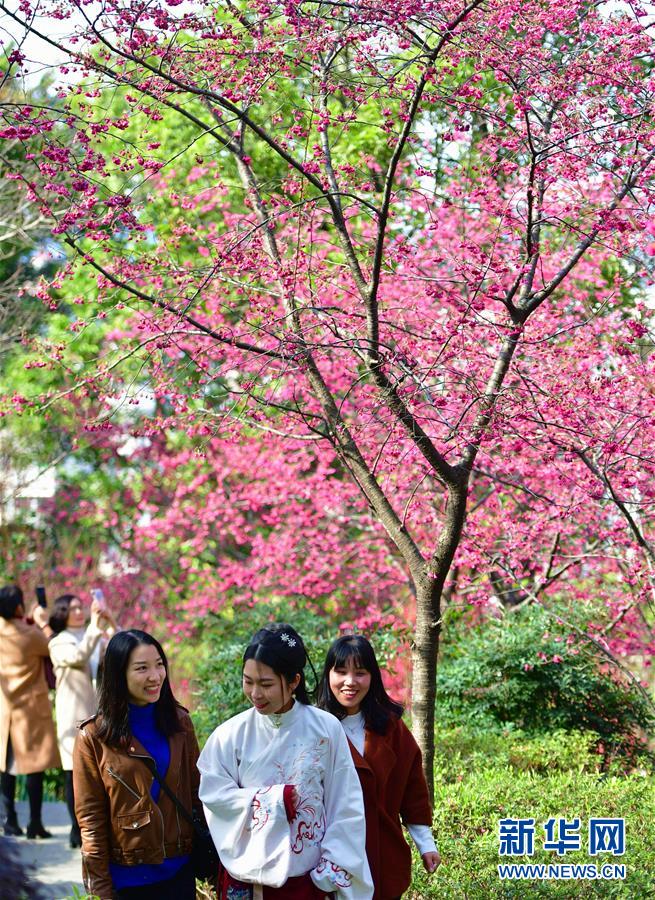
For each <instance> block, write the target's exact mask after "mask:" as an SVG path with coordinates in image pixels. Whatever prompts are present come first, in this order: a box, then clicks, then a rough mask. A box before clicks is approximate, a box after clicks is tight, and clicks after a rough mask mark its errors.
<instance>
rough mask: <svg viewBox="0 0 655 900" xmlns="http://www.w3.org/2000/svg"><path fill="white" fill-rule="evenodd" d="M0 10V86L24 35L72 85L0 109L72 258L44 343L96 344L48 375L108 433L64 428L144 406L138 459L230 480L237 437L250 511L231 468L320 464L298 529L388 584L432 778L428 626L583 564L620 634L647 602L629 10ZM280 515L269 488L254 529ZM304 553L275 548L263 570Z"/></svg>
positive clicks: (646, 366)
mask: <svg viewBox="0 0 655 900" xmlns="http://www.w3.org/2000/svg"><path fill="white" fill-rule="evenodd" d="M0 9H2V10H3V11H4V13H5V15H6V16H8V17H10V19H11V20H12V21H13V22H15V23H16V28H17V34H18V32H20V35H18V41H17V48H16V49H15V50H13V51H12V52H11V54H10V55H9V58H8V63H9V65H8V67H7V69H6V73H5V78H6V79H10V78H13V77H17V76H19V75H20V72H21V70H22V69H23V68H24V67H26V66H27V64H28V59H27V58H26V54H27V50H26V45H25V46H23V43H22V35H23V34H29V35H30V39H31V40H38V41H40V46H42V47H44V48H45V47H49V48H51V49H53V50H56V52H57V53H58V54H59V55H60V58H61V59H62V60H63V62H62V65H61V67H60V70H59V71H60V73H62V74H64V75H65V76H66V78H68V79H69V80H68V81H62V82H60V83H59V85H58V89H57V94H56V97H53V99H52V102H51V103H43V104H39V105H35V104H29V103H27V104H18V103H9V104H6V105H5V107H4V127H3V129H2V132H1V133H2V136H3V137H5V138H6V139H9V140H12V141H21V142H23V143H24V145H25V147H26V151H27V156H28V158H29V159H30V160H31V162H32V164H33V169H32V172H31V174H29V175H25V174H23V173H21V172H17V173H16V176H15V177H16V179H17V180H18V181H19V182H20V184H21V185H22V186H23V188H24V189H25V191H26V192H27V196H29V198H30V199H31V200H32V201H33V202H38V203H39V204H40V205H41V208H42V209H43V211H44V215H45V214H47V215H55V217H56V220H57V224H56V225H55V227H54V229H53V233H54V234H55V235H56V236H57V239H58V240H59V241H60V242H61V245H62V246H63V247H65V248H66V249H67V252H68V254H69V261H68V264H67V266H66V267H64V269H63V270H62V271H61V272H60V273H59V275H58V276H57V278H56V280H55V281H54V282H53V283H51V284H47V285H46V284H44V286H43V290H42V299H43V301H44V302H45V303H46V305H49V306H52V307H54V308H56V307H57V304H58V303H60V302H61V300H62V298H63V297H66V298H67V303H69V304H70V308H71V309H72V310H74V309H75V307H77V313H71V316H70V318H71V321H70V326H69V327H70V331H71V333H72V334H73V335H77V336H79V335H80V334H84V331H85V329H86V328H87V327H89V323H90V322H97V320H98V319H101V320H107V323H108V325H109V330H108V332H107V339H106V341H105V342H104V344H103V349H102V352H101V353H100V355H99V357H98V358H95V359H93V360H87V361H86V363H85V365H84V366H83V367H82V368H80V369H78V370H77V371H76V373H75V377H76V382H75V385H76V389H77V390H78V391H80V392H82V393H85V394H87V395H90V396H93V397H97V398H99V402H100V403H101V404H102V403H103V402H104V403H105V406H104V410H105V411H104V413H101V414H100V415H99V416H98V418H97V419H96V421H95V424H92V425H89V426H88V427H89V428H95V429H97V430H102V429H103V428H109V427H111V416H112V415H113V412H114V410H115V409H116V407H117V405H122V404H126V403H130V402H131V399H130V398H133V397H134V395H135V392H138V390H139V389H141V390H145V389H146V388H147V389H148V390H149V391H151V392H152V394H153V396H154V397H155V398H156V402H155V404H154V408H153V410H152V411H151V413H150V414H149V415H148V417H147V418H148V421H147V423H146V424H144V425H143V426H142V428H141V431H140V434H141V435H142V436H143V437H146V438H147V439H148V440H151V441H156V440H157V439H158V436H161V435H163V434H164V433H165V432H166V430H167V429H171V428H175V429H181V430H182V431H184V432H186V433H187V436H189V437H192V438H193V439H195V440H200V441H202V438H203V437H204V438H205V439H206V443H207V445H208V446H210V445H211V447H212V452H213V453H214V454H215V457H216V459H222V460H223V461H224V463H222V464H224V465H226V466H227V467H230V466H231V465H233V463H234V456H235V454H234V453H232V452H231V451H230V442H231V441H232V442H233V444H234V447H239V448H240V452H244V453H245V452H249V453H250V459H251V461H252V465H253V466H256V467H257V474H256V477H255V481H256V482H257V484H258V485H260V489H261V493H262V495H265V494H266V493H267V491H268V490H269V488H267V486H266V485H267V482H266V479H265V477H264V476H265V475H266V474H267V473H266V470H265V468H264V465H265V464H264V463H263V462H262V461H261V453H260V452H258V450H257V449H249V450H248V451H246V449H245V448H247V447H248V442H249V441H250V442H252V441H254V440H256V439H257V440H259V439H260V438H259V437H256V436H261V435H262V434H265V435H268V436H269V437H268V438H267V439H266V441H264V442H263V444H262V445H261V446H266V447H269V446H270V447H273V448H274V450H273V453H272V457H271V459H272V461H273V462H272V464H271V468H275V469H276V470H277V471H278V472H282V471H287V473H288V477H289V483H290V484H292V485H293V488H292V490H291V491H290V493H293V494H294V496H295V494H296V493H298V492H302V489H303V479H302V477H301V475H300V472H301V471H302V467H303V461H302V456H303V454H302V451H301V450H300V449H299V448H300V447H301V445H302V442H306V444H307V445H308V446H311V447H313V448H315V449H314V451H313V453H314V455H315V463H314V462H313V463H312V465H316V466H317V468H316V470H315V472H314V473H312V477H310V478H308V479H307V481H306V482H305V485H306V487H307V490H309V491H311V492H312V493H313V496H314V498H315V499H316V500H317V504H316V507H317V508H319V507H320V503H321V502H322V503H324V504H327V503H328V502H329V498H325V499H322V497H321V493H322V491H324V490H325V484H326V483H327V484H328V485H329V487H331V488H333V489H334V491H335V494H337V493H340V492H342V491H343V494H342V496H341V497H340V508H342V509H346V510H348V509H350V510H356V516H357V519H358V521H361V522H364V524H365V526H366V527H369V526H370V524H371V523H374V522H375V523H379V526H380V527H381V528H383V529H384V532H385V534H386V539H387V541H388V545H389V546H390V547H392V548H393V562H392V563H390V564H389V569H391V570H393V571H394V573H396V572H397V564H398V561H400V562H401V563H402V567H403V571H404V573H405V576H406V578H407V579H408V580H409V581H410V582H411V585H412V591H413V597H414V599H415V610H416V621H415V628H414V631H413V649H414V652H413V662H414V667H413V699H412V709H413V715H414V723H415V727H416V731H417V736H418V739H419V742H420V744H421V746H422V748H423V750H424V756H425V763H426V769H427V771H428V773H429V772H430V771H431V766H432V756H433V749H432V748H433V734H434V708H435V685H436V665H437V653H438V643H439V632H440V628H441V624H442V612H443V603H444V599H448V598H452V596H453V595H454V594H455V593H458V596H465V597H468V598H469V599H473V600H477V601H479V602H483V601H485V598H486V600H488V596H489V593H490V585H491V588H492V592H493V593H494V595H495V596H496V597H497V598H500V599H499V602H501V603H502V602H509V603H512V602H519V603H520V602H523V601H525V600H526V599H530V598H532V599H534V598H537V599H538V598H539V596H540V595H543V594H544V592H548V591H549V590H551V589H552V588H553V585H559V584H561V583H562V579H563V578H564V577H566V573H567V572H570V571H571V569H572V567H576V571H578V572H579V573H580V574H581V575H582V576H585V577H586V576H587V574H588V573H589V572H592V574H591V576H590V577H591V581H593V580H594V578H595V577H596V576H595V574H594V572H593V570H594V566H595V564H596V560H601V563H599V565H598V571H600V570H601V569H602V571H603V573H604V575H608V574H611V576H612V577H613V578H614V579H621V578H624V577H626V576H629V579H630V582H631V589H633V593H630V591H628V592H627V593H628V595H629V599H628V600H626V599H625V594H622V592H621V591H619V590H617V592H616V593H617V595H621V598H622V599H620V600H619V602H620V603H621V602H622V603H623V607H625V611H624V610H623V607H621V608H620V609H617V613H616V616H617V617H619V616H620V617H622V618H621V622H623V623H625V622H626V617H629V616H630V615H632V613H633V612H634V614H635V615H636V610H637V609H638V608H641V603H642V601H643V602H650V599H649V592H650V585H651V579H650V565H651V561H652V545H651V540H650V537H649V522H650V519H649V513H650V507H651V503H652V489H651V488H650V486H649V485H650V483H651V480H650V474H651V469H652V453H651V450H650V448H651V447H652V441H650V432H649V429H650V421H651V419H652V397H651V388H650V384H651V383H652V380H651V372H650V370H651V362H650V358H649V356H648V353H647V349H646V348H645V343H646V338H647V337H648V327H649V321H648V315H649V314H648V308H647V307H646V306H645V305H644V303H643V296H644V291H645V290H646V289H647V287H648V286H649V285H650V283H651V274H650V265H649V259H650V252H651V250H650V245H651V240H652V238H651V236H650V233H649V228H651V224H650V216H651V203H652V178H651V172H652V164H653V155H654V154H655V133H654V130H653V119H652V103H653V75H652V71H651V58H652V37H651V35H650V33H649V30H648V20H647V18H646V11H645V10H644V9H643V7H642V6H641V4H639V3H636V2H635V3H632V2H628V3H625V4H623V5H622V6H621V7H620V8H618V9H617V8H615V7H613V6H610V5H604V4H591V3H588V2H580V0H562V2H559V3H557V4H550V3H547V2H539V0H489V2H483V0H471V2H468V3H466V2H461V0H446V2H444V0H441V2H438V3H436V2H427V3H426V2H421V3H420V4H419V3H416V2H415V0H385V2H384V3H380V2H378V0H370V2H367V3H360V2H353V3H349V2H307V0H304V2H296V0H288V2H284V3H275V2H271V0H255V2H250V3H247V4H246V3H240V2H229V0H228V2H224V3H221V2H212V3H205V4H202V5H201V4H198V5H194V6H193V7H192V8H188V7H187V5H186V4H179V3H177V2H173V0H168V2H163V0H157V2H153V3H149V4H146V3H142V2H140V0H133V2H124V0H118V2H116V0H110V2H103V3H84V2H73V0H43V2H39V3H38V5H36V4H35V3H33V2H31V0H21V2H20V4H19V6H18V8H10V6H9V4H8V2H7V0H0ZM52 22H57V25H58V31H61V25H62V22H63V23H68V27H69V35H68V37H66V38H56V37H52V34H51V31H50V29H49V23H52ZM35 52H36V51H35ZM71 78H72V81H71V80H70V79H71ZM163 122H165V123H166V128H165V129H163V130H162V123H163ZM62 204H63V205H62ZM74 343H75V341H74V339H72V340H71V346H74ZM608 353H609V356H608ZM102 398H105V400H104V401H103V399H102ZM12 399H13V402H14V404H17V405H19V406H20V405H21V402H22V400H21V398H20V397H14V398H12ZM23 399H24V398H23ZM272 435H275V436H276V439H279V440H276V441H273V440H272V437H271V436H272ZM284 441H288V443H287V444H286V445H285V444H284V443H283V442H284ZM219 444H220V446H219ZM284 446H287V447H289V450H288V452H287V453H285V450H284ZM171 458H173V457H171ZM287 466H288V468H285V467H287ZM330 466H337V467H338V469H339V473H340V475H342V476H343V478H344V479H345V478H348V479H350V486H349V489H346V488H345V487H342V485H341V484H339V485H337V484H336V482H335V483H333V484H330V482H329V480H328V481H327V482H326V479H325V477H324V476H325V473H326V470H327V468H329V467H330ZM251 471H252V470H251ZM253 474H254V473H253ZM314 476H316V477H314ZM199 477H201V478H204V477H205V473H200V474H199ZM277 477H278V481H277V484H279V483H280V482H279V478H280V476H279V475H278V476H277ZM271 483H272V482H271ZM321 485H323V487H321ZM353 486H354V487H355V488H356V490H357V492H359V495H360V498H359V499H358V500H354V499H352V498H353V497H354V492H353V491H352V487H353ZM219 493H220V492H219ZM346 494H347V495H348V496H347V499H346ZM294 502H295V500H294ZM294 502H292V503H291V504H290V506H291V507H293V506H294ZM279 503H280V496H279V494H278V493H277V489H275V490H272V491H271V507H272V510H273V511H272V512H271V513H270V515H271V520H272V523H273V526H274V524H275V520H276V519H277V518H279V511H275V508H276V506H278V505H279ZM183 506H184V504H183V503H182V505H180V506H178V507H177V508H178V509H181V508H183ZM297 509H298V507H297V508H296V511H297ZM599 509H601V510H602V518H603V528H602V534H600V535H599V537H598V541H597V542H596V541H595V539H594V538H593V537H591V534H590V531H591V525H590V521H591V518H590V517H591V516H592V515H593V514H592V512H590V510H596V511H598V510H599ZM217 512H218V511H217ZM304 512H305V513H306V510H305V511H304ZM173 514H174V510H173V509H171V511H170V515H171V516H172V515H173ZM467 514H468V525H467V530H466V531H465V522H466V519H467ZM596 515H598V513H597V512H596ZM362 516H364V518H362ZM292 520H293V517H292ZM294 521H298V523H299V524H300V521H301V519H300V518H298V519H296V520H294ZM151 522H152V519H151ZM232 523H233V524H234V525H235V527H236V520H235V519H234V518H232ZM203 528H205V529H207V530H206V531H205V532H203V531H202V529H201V532H200V533H201V534H202V540H204V541H207V540H208V539H209V538H216V534H211V533H210V531H211V529H209V528H208V526H207V525H206V524H205V525H204V526H203ZM321 529H325V533H326V534H327V533H329V516H326V517H325V518H324V519H323V520H322V522H321V526H320V528H319V529H318V532H317V533H320V531H321ZM139 530H140V536H139V540H142V541H144V542H145V544H144V546H147V541H148V523H147V522H146V523H144V527H143V528H140V529H139ZM216 531H217V532H219V533H220V531H221V527H220V525H217V527H216ZM289 533H290V532H289ZM223 537H224V538H225V541H229V540H230V539H232V540H234V537H235V535H234V534H231V535H230V534H227V533H226V534H225V535H224V536H223ZM463 538H465V540H464V541H463ZM542 542H543V543H542ZM613 542H616V545H615V546H614V545H613ZM324 543H325V544H326V545H327V546H329V541H325V542H324ZM271 546H272V542H271ZM327 546H326V552H327V554H328V556H327V559H328V560H329V550H327ZM299 548H302V535H300V534H299V535H298V542H297V545H296V546H287V547H286V548H285V547H284V546H282V547H280V548H278V549H279V552H280V557H279V559H280V560H282V559H285V558H288V556H289V554H292V553H295V554H296V555H298V554H299V552H300V555H302V550H300V551H299ZM572 548H573V549H572ZM196 549H197V548H196ZM633 551H634V552H633ZM266 552H268V551H266ZM631 554H632V555H631ZM378 559H379V557H378ZM311 566H312V567H313V568H314V570H315V569H316V568H317V567H319V566H320V562H318V561H314V560H312V562H311ZM361 566H362V570H365V568H366V561H365V560H364V561H363V562H362V563H361ZM482 570H484V571H482ZM319 571H320V569H319ZM313 574H314V576H316V571H314V572H313ZM308 578H309V579H310V580H311V578H312V572H311V571H310V572H308ZM394 578H397V575H395V574H394ZM397 582H398V584H400V583H402V580H401V579H399V578H397ZM309 589H310V590H314V589H315V586H312V585H309ZM316 590H317V591H318V593H319V594H320V589H316ZM615 600H616V598H614V599H612V602H615ZM608 602H609V601H608Z"/></svg>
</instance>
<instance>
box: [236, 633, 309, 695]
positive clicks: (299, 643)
mask: <svg viewBox="0 0 655 900" xmlns="http://www.w3.org/2000/svg"><path fill="white" fill-rule="evenodd" d="M249 659H254V660H255V662H261V663H264V665H265V666H270V667H271V669H273V671H274V672H275V674H276V675H280V676H281V677H282V678H284V680H285V681H286V683H287V684H291V682H292V681H293V679H294V678H295V677H296V675H300V682H299V684H298V687H297V688H296V689H295V690H294V695H295V698H296V700H297V701H298V702H299V703H304V704H305V705H306V706H309V704H310V700H309V695H308V692H307V685H306V683H305V672H304V669H305V666H306V665H307V662H308V661H309V657H308V656H307V651H306V650H305V644H304V642H303V639H302V638H301V637H300V635H299V634H298V632H297V631H296V629H295V628H292V626H291V625H288V624H287V623H286V622H274V623H273V624H271V625H266V626H264V628H260V630H259V631H258V632H257V633H256V634H254V635H253V636H252V638H251V639H250V643H249V644H248V646H247V647H246V649H245V652H244V654H243V666H245V664H246V662H247V661H248V660H249ZM309 665H310V666H311V668H312V671H313V669H314V667H313V666H312V664H311V661H309ZM243 666H242V668H243Z"/></svg>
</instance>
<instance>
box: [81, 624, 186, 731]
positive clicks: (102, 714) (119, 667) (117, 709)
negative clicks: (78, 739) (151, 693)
mask: <svg viewBox="0 0 655 900" xmlns="http://www.w3.org/2000/svg"><path fill="white" fill-rule="evenodd" d="M142 644H148V645H150V646H151V647H156V649H157V652H158V653H159V655H160V657H161V660H162V662H163V663H164V669H165V670H166V678H165V679H164V683H163V684H162V687H161V692H160V694H159V698H158V699H157V700H156V701H155V722H156V723H157V727H158V728H159V730H160V731H161V732H162V733H163V734H165V735H166V736H167V737H168V736H170V735H171V734H175V732H177V731H182V725H181V724H180V720H179V716H178V709H180V708H182V707H181V706H180V704H179V703H178V702H177V700H176V699H175V697H174V696H173V691H172V690H171V686H170V682H169V679H168V660H167V659H166V654H165V653H164V650H163V647H162V646H161V644H160V643H159V641H158V640H157V639H156V638H154V637H153V636H152V635H151V634H148V633H147V632H146V631H140V630H139V629H138V628H132V629H130V630H129V631H118V632H117V633H116V634H115V635H114V636H113V638H112V639H111V640H110V641H109V643H108V644H107V650H106V651H105V658H104V660H103V663H102V669H101V672H100V677H99V679H98V716H97V718H96V734H97V736H98V738H99V739H100V740H101V741H102V742H103V743H105V744H107V745H109V746H110V747H124V746H126V745H127V744H129V742H130V739H131V737H132V734H131V732H130V718H129V692H128V690H127V675H126V673H127V666H128V663H129V660H130V654H131V653H132V651H133V650H134V649H135V647H139V646H140V645H142Z"/></svg>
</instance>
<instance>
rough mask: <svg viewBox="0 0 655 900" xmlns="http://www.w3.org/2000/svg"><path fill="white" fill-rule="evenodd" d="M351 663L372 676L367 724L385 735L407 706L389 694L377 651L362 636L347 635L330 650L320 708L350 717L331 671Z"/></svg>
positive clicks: (364, 703)
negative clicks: (334, 690)
mask: <svg viewBox="0 0 655 900" xmlns="http://www.w3.org/2000/svg"><path fill="white" fill-rule="evenodd" d="M350 660H352V661H353V662H354V664H355V666H356V667H357V668H358V669H366V671H367V672H370V674H371V686H370V688H369V689H368V693H367V694H366V696H365V697H364V699H363V700H362V705H361V711H362V715H363V717H364V724H365V726H366V728H368V729H369V730H370V731H375V732H376V733H377V734H384V733H385V732H386V730H387V725H388V724H389V720H390V719H391V717H392V716H395V717H396V718H398V719H399V718H400V717H401V716H402V714H403V707H402V705H401V704H400V703H397V702H396V701H395V700H392V699H391V697H390V696H389V694H387V692H386V690H385V687H384V684H383V683H382V673H381V672H380V666H379V665H378V661H377V659H376V658H375V651H374V650H373V647H372V646H371V644H370V643H369V641H367V640H366V638H365V637H364V636H363V635H361V634H346V635H344V636H343V637H340V638H337V639H336V641H334V643H333V644H332V646H331V647H330V649H329V650H328V652H327V656H326V657H325V665H324V666H323V673H322V675H321V680H320V681H319V683H318V697H317V700H316V705H317V706H318V707H320V709H325V710H327V711H328V712H331V713H332V715H333V716H336V717H337V719H345V718H346V716H347V715H348V710H347V709H346V708H345V707H344V706H342V705H341V704H340V703H339V701H338V700H337V698H336V697H335V696H334V694H333V693H332V691H331V690H330V672H331V671H332V669H341V668H345V667H346V666H347V665H348V663H349V661H350Z"/></svg>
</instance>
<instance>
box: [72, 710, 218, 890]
mask: <svg viewBox="0 0 655 900" xmlns="http://www.w3.org/2000/svg"><path fill="white" fill-rule="evenodd" d="M179 716H180V724H181V725H182V727H183V730H182V731H181V732H178V733H176V734H174V735H172V736H171V737H170V738H169V744H170V749H171V761H170V764H169V767H168V772H167V773H166V779H165V781H166V784H167V785H168V787H169V788H170V789H171V790H172V791H173V793H175V794H176V795H177V797H178V798H179V800H180V802H181V803H182V804H183V806H184V807H185V808H186V809H188V810H189V811H191V809H192V807H194V808H196V809H198V811H199V812H200V813H201V815H202V805H201V803H200V801H199V799H198V785H199V782H200V775H199V773H198V769H197V766H196V762H197V759H198V753H199V751H198V741H197V740H196V735H195V732H194V730H193V724H192V722H191V719H190V717H189V715H188V713H187V712H186V710H183V709H180V710H179ZM140 757H141V758H140ZM143 757H145V758H146V759H147V758H150V759H151V758H152V757H149V754H148V752H147V751H146V750H145V749H144V747H143V746H142V745H141V744H140V743H139V742H138V741H137V740H136V739H135V738H132V740H131V741H130V745H129V747H126V748H125V749H116V748H113V747H108V746H107V745H106V744H103V743H102V742H101V741H100V740H98V738H97V737H96V730H95V716H94V717H93V718H92V719H89V720H88V721H86V722H83V723H82V724H81V725H80V732H79V734H78V736H77V740H76V741H75V749H74V751H73V784H74V791H75V812H76V815H77V820H78V822H79V824H80V830H81V832H82V872H83V877H84V886H85V888H86V890H87V891H88V893H89V894H92V895H93V894H95V895H97V896H98V897H100V900H112V898H113V896H114V891H113V887H112V882H111V876H110V874H109V863H110V862H114V863H120V864H121V865H127V866H134V865H139V864H140V863H151V864H155V865H156V864H158V863H161V862H163V861H164V859H165V858H167V857H171V856H182V855H184V854H187V853H190V852H191V845H192V841H193V828H192V826H191V824H190V822H187V820H186V819H185V818H184V817H183V816H181V815H180V814H179V812H178V810H177V809H176V807H175V804H174V803H173V801H172V800H170V799H169V797H168V796H167V795H166V794H165V793H164V791H160V794H159V802H158V803H155V802H154V800H153V799H152V797H151V795H150V788H151V786H152V782H153V780H154V779H153V776H152V775H151V773H150V771H149V769H148V766H147V764H146V762H145V761H144V759H143Z"/></svg>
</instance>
